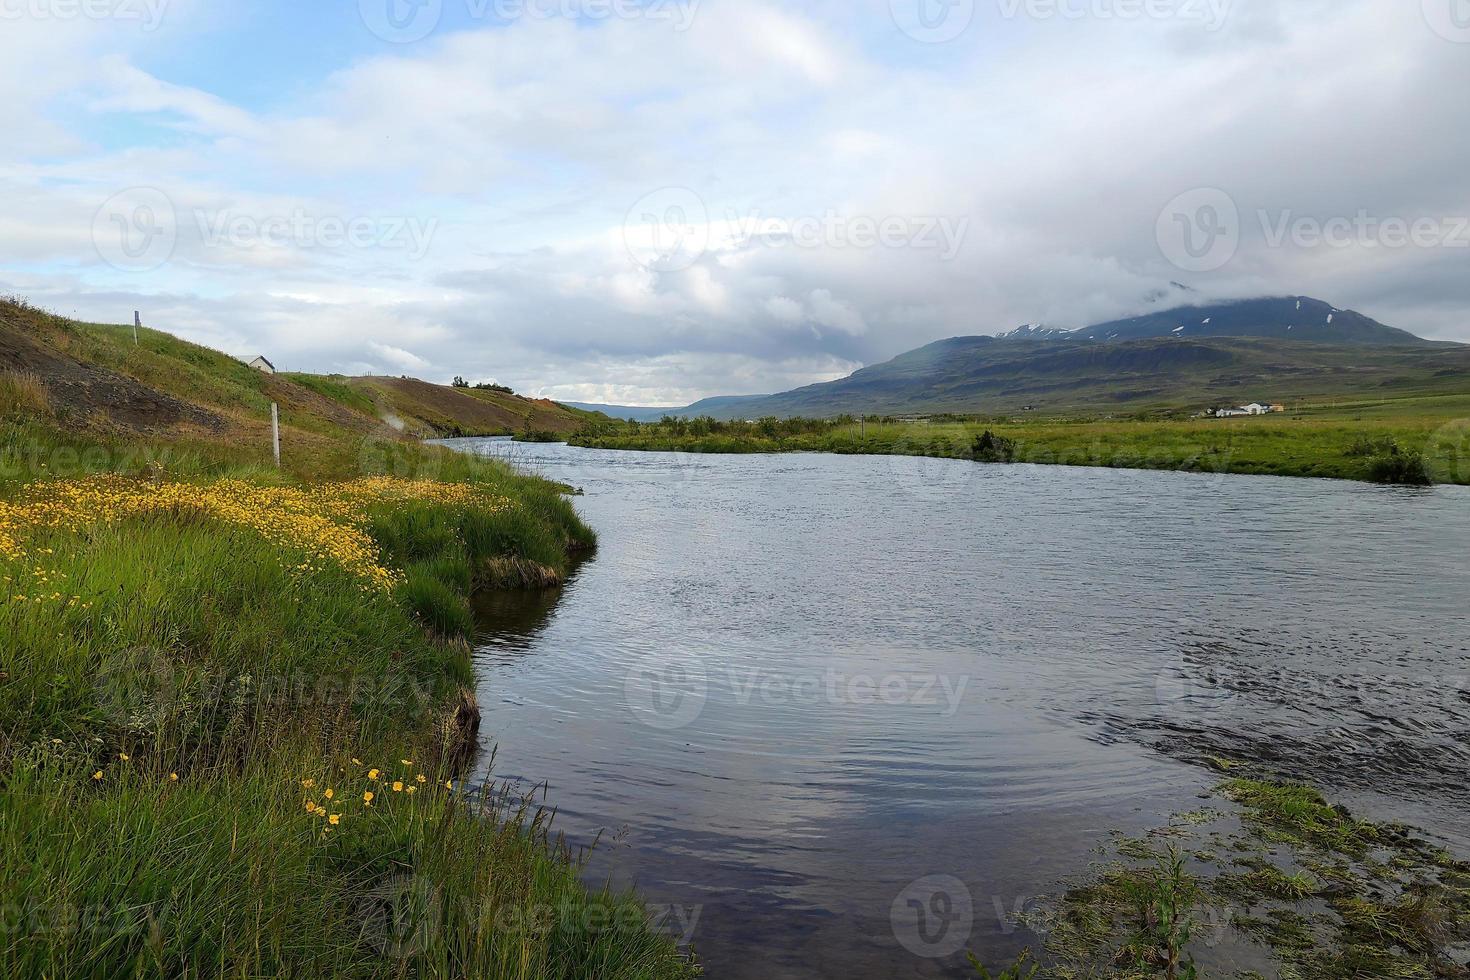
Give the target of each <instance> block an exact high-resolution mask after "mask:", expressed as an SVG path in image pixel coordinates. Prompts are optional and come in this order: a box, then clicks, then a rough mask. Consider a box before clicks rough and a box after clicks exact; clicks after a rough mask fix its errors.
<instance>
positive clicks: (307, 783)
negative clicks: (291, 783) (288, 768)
mask: <svg viewBox="0 0 1470 980" xmlns="http://www.w3.org/2000/svg"><path fill="white" fill-rule="evenodd" d="M301 785H302V786H304V787H306V788H307V789H311V788H312V787H313V786H315V785H316V780H315V779H303V780H302V781H301Z"/></svg>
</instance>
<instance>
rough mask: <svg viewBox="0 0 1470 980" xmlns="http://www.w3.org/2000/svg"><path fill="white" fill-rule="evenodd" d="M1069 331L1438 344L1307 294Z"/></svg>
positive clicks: (1118, 336) (1114, 336)
mask: <svg viewBox="0 0 1470 980" xmlns="http://www.w3.org/2000/svg"><path fill="white" fill-rule="evenodd" d="M1070 336H1071V337H1072V338H1074V339H1079V340H1081V339H1086V340H1100V341H1110V340H1141V339H1144V338H1148V337H1180V338H1189V339H1198V338H1200V337H1274V338H1275V339H1277V340H1304V341H1311V342H1313V343H1319V344H1355V345H1363V346H1370V347H1423V346H1434V344H1433V342H1432V341H1428V340H1422V339H1420V338H1419V337H1416V336H1414V335H1413V334H1411V333H1409V332H1408V331H1407V330H1398V329H1395V328H1393V327H1386V326H1384V325H1383V324H1381V323H1379V322H1378V321H1377V320H1373V319H1371V318H1369V317H1366V316H1364V315H1363V314H1361V313H1355V312H1354V311H1352V310H1339V309H1338V308H1337V307H1335V306H1331V305H1329V304H1327V303H1324V302H1322V301H1321V300H1319V299H1312V298H1311V297H1307V296H1289V297H1288V296H1282V297H1272V298H1266V299H1249V300H1240V301H1238V302H1233V303H1218V304H1214V305H1210V306H1181V307H1178V308H1175V309H1172V310H1165V311H1164V312H1161V313H1148V314H1144V315H1141V316H1134V317H1129V318H1127V319H1123V320H1112V321H1110V322H1108V323H1098V324H1095V325H1093V326H1090V327H1083V328H1082V329H1081V330H1074V331H1072V332H1071V334H1070Z"/></svg>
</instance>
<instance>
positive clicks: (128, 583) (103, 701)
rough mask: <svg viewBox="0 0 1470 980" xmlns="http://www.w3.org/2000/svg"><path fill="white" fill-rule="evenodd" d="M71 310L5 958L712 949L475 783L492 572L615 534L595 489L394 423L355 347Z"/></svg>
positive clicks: (4, 727) (14, 413)
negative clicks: (185, 329) (318, 372)
mask: <svg viewBox="0 0 1470 980" xmlns="http://www.w3.org/2000/svg"><path fill="white" fill-rule="evenodd" d="M46 329H48V330H52V329H54V330H55V331H57V332H58V333H59V334H60V335H62V337H61V339H60V340H58V341H57V343H54V344H53V343H50V342H48V341H47V340H46V335H44V334H41V333H38V334H35V335H24V336H18V337H16V336H13V335H12V336H11V337H10V338H7V337H6V336H4V335H3V331H0V341H5V342H7V343H10V346H8V347H6V348H5V349H3V350H0V974H3V975H5V976H15V977H62V976H65V977H97V978H113V977H120V976H160V975H162V976H178V977H186V976H187V977H193V976H238V977H247V976H248V977H266V976H270V977H276V976H280V977H313V978H315V977H365V978H366V977H405V976H416V977H445V978H447V977H515V978H525V980H532V978H540V977H639V978H643V977H648V978H660V977H686V976H692V975H694V974H695V973H696V972H697V971H696V970H695V968H694V967H693V966H691V965H690V963H689V962H688V961H687V960H686V958H684V957H683V956H681V955H680V953H679V952H678V950H677V948H676V946H675V944H674V942H673V941H672V940H671V939H669V938H667V937H665V936H662V935H660V934H659V933H658V931H657V930H656V929H655V928H654V927H653V926H652V924H651V921H650V917H649V915H648V913H647V910H646V909H645V907H644V906H643V905H642V904H641V902H640V901H639V900H638V899H637V898H636V897H635V896H633V895H628V894H613V893H607V892H597V891H589V890H588V889H587V888H585V887H584V885H583V884H582V882H581V875H580V872H581V867H580V865H579V863H578V861H577V860H576V859H575V858H574V857H573V856H572V855H570V854H568V853H566V852H565V851H564V850H563V849H562V848H561V847H560V846H559V844H558V843H557V842H556V841H555V840H553V839H552V838H551V837H550V833H549V828H548V827H547V822H546V819H545V816H544V815H543V814H541V813H540V812H539V811H537V810H536V809H535V808H533V807H526V806H523V805H522V804H521V803H520V802H519V801H515V800H510V799H507V798H505V797H504V796H503V795H499V794H497V793H496V792H495V791H494V790H493V788H487V789H485V790H483V791H482V790H481V788H479V787H469V786H464V785H462V784H461V782H460V778H459V773H460V771H461V770H462V768H463V766H464V762H465V759H466V755H467V752H468V751H469V750H470V749H471V747H472V746H473V744H474V733H475V730H476V727H477V723H478V711H477V709H476V708H475V707H474V701H473V694H472V690H473V671H472V667H471V663H470V646H469V645H468V643H466V642H465V638H466V636H467V635H468V634H469V632H470V631H471V630H472V629H473V620H472V618H471V614H470V610H469V599H470V595H471V593H472V592H473V591H474V590H476V589H478V588H484V587H502V586H508V585H513V586H535V585H540V584H543V583H546V582H551V581H555V580H557V579H558V578H559V577H560V576H562V575H563V574H565V571H566V568H567V565H568V561H569V554H570V553H571V552H574V551H576V550H578V549H582V548H587V547H590V546H591V545H592V544H593V540H594V539H593V535H592V533H591V531H590V530H589V529H588V528H587V527H586V526H585V525H584V524H583V523H582V522H581V521H580V520H579V519H578V518H577V515H576V513H575V511H574V510H573V508H572V507H571V505H570V504H569V503H568V502H567V500H566V498H565V497H564V496H563V494H562V492H561V488H559V487H557V486H555V485H552V484H550V483H547V482H545V481H542V480H539V479H535V478H530V477H526V476H522V475H520V474H517V473H515V472H513V471H511V470H510V469H509V468H507V467H505V466H503V465H501V464H498V463H495V462H492V461H487V460H476V459H471V458H468V457H464V456H460V455H457V454H453V453H450V452H448V451H447V450H441V449H437V448H434V447H426V446H420V445H418V444H416V443H412V442H406V441H402V440H401V439H398V438H396V437H395V436H394V435H393V434H392V433H391V432H385V431H383V429H382V428H381V427H380V426H378V425H377V424H376V423H373V422H372V421H371V420H368V423H369V424H367V425H363V424H361V421H360V420H361V419H362V418H363V416H362V415H361V413H359V412H354V411H353V406H352V404H351V403H352V401H353V398H354V395H353V391H354V390H355V389H348V390H342V388H341V387H340V386H339V385H338V383H337V382H335V381H331V380H330V379H329V380H328V381H327V382H326V383H320V382H317V381H316V380H313V381H311V382H310V383H309V384H308V385H307V386H302V385H300V384H297V383H294V382H292V381H291V380H290V379H283V378H279V377H278V378H266V377H264V376H261V375H257V374H255V373H254V372H249V371H243V370H236V367H235V366H234V365H233V362H231V361H230V359H228V358H223V355H216V354H214V353H213V352H208V351H203V350H202V349H198V348H193V347H192V346H191V345H185V344H182V342H177V341H173V340H172V338H170V339H169V343H168V344H160V345H157V346H155V345H154V344H153V343H152V341H153V339H154V338H153V337H148V338H146V340H147V341H148V343H145V344H144V345H141V346H142V349H141V350H138V351H133V352H132V353H129V352H128V351H127V350H123V349H118V348H117V345H116V344H114V343H113V340H112V339H111V338H109V337H108V336H106V335H105V333H101V332H95V333H94V332H93V331H91V330H89V329H88V328H86V327H85V325H76V324H70V323H69V322H66V323H60V324H56V323H50V324H48V325H47V326H46ZM89 337H93V338H101V339H99V340H96V343H97V344H98V345H100V346H101V347H102V348H103V349H101V350H89V349H88V348H87V347H86V346H85V344H86V343H88V340H87V338H89ZM128 339H129V342H130V337H129V338H128ZM175 344H177V345H178V347H177V348H175V347H174V345H175ZM58 345H59V346H58ZM72 345H77V346H72ZM7 356H8V357H9V360H8V362H6V357H7ZM93 356H95V357H96V359H97V360H96V361H93V360H86V359H85V358H90V357H93ZM156 358H162V359H165V361H164V362H159V363H155V359H156ZM103 361H106V362H107V366H105V367H104V366H101V365H100V362H103ZM190 364H193V365H194V366H195V368H196V369H197V373H193V374H191V373H190V371H189V369H188V366H189V365H190ZM7 368H8V370H7ZM216 369H218V371H216ZM89 372H103V373H89ZM105 372H111V373H105ZM145 377H146V378H149V379H151V380H152V381H154V382H155V383H156V384H157V385H159V386H160V387H159V388H153V387H152V386H148V385H146V383H145V382H144V381H143V380H142V379H143V378H145ZM98 378H101V382H100V384H99V385H98V387H101V388H103V389H106V390H110V391H116V392H121V393H122V394H123V396H125V398H126V400H127V401H126V404H122V402H121V401H120V403H119V404H120V405H122V408H124V409H126V410H127V411H129V412H132V413H133V414H132V416H131V417H129V418H128V419H127V420H126V424H123V423H119V422H118V421H117V419H116V418H112V417H99V416H98V415H96V414H91V413H89V410H88V409H89V406H88V404H87V402H86V401H85V399H86V398H90V397H92V396H93V394H94V393H95V391H94V389H93V388H89V385H90V384H92V383H93V382H95V381H96V380H97V379H98ZM140 385H141V386H144V387H142V388H141V389H139V387H138V386H140ZM165 385H167V388H166V391H165V389H164V387H163V386H165ZM139 390H141V391H142V392H143V395H142V396H138V394H137V393H138V391H139ZM148 392H159V394H157V395H150V394H148ZM186 393H191V394H192V395H193V396H195V397H196V398H197V399H198V400H197V401H194V400H184V395H185V394H186ZM267 397H269V398H271V399H274V400H277V401H281V402H284V403H287V404H291V405H293V406H294V407H293V411H292V424H291V426H290V428H288V430H287V432H286V438H285V449H286V452H285V454H284V463H285V468H284V469H283V470H279V471H278V470H276V469H275V468H274V467H273V466H270V465H268V464H267V460H268V459H269V456H268V448H267V447H268V443H264V442H263V441H262V440H260V439H259V438H258V436H259V434H260V430H259V428H258V427H252V426H251V425H249V424H247V422H248V420H249V417H250V415H251V414H252V413H253V412H255V410H256V409H258V407H259V404H258V402H257V399H261V400H264V399H265V398H267ZM170 398H172V399H179V400H181V401H180V402H179V404H174V403H171V402H169V401H168V399H170ZM151 404H156V405H158V406H161V407H160V410H159V412H158V413H157V414H156V415H154V416H149V415H146V414H144V410H145V409H146V408H147V406H149V405H151ZM180 404H181V405H182V406H183V408H182V409H181V408H180ZM140 405H141V406H143V408H142V409H140V408H139V406H140ZM196 410H197V411H196ZM199 412H215V413H218V415H219V417H220V418H222V419H224V421H225V424H224V425H223V426H220V427H217V428H215V429H213V430H210V429H207V428H206V429H201V428H200V427H199V426H198V425H197V424H195V422H194V421H193V420H197V419H198V418H201V417H204V416H201V415H200V414H198V413H199ZM99 474H101V476H99ZM354 549H356V550H354Z"/></svg>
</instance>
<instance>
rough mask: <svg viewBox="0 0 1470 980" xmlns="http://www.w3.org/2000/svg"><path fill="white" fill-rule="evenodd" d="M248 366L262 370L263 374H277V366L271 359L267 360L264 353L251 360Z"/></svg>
mask: <svg viewBox="0 0 1470 980" xmlns="http://www.w3.org/2000/svg"><path fill="white" fill-rule="evenodd" d="M246 366H247V367H253V368H255V370H257V371H260V372H261V373H263V374H275V373H276V366H275V365H274V364H272V363H271V362H270V361H267V360H266V359H265V357H264V355H262V356H260V357H257V358H256V359H255V360H253V361H250V362H249V363H248V364H247V365H246Z"/></svg>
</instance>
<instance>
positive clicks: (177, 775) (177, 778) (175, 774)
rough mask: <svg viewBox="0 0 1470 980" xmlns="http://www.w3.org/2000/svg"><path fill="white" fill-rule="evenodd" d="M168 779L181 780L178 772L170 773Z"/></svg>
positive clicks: (173, 781) (174, 781)
mask: <svg viewBox="0 0 1470 980" xmlns="http://www.w3.org/2000/svg"><path fill="white" fill-rule="evenodd" d="M168 781H169V782H171V783H176V782H178V781H179V774H178V773H176V772H171V773H169V774H168Z"/></svg>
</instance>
